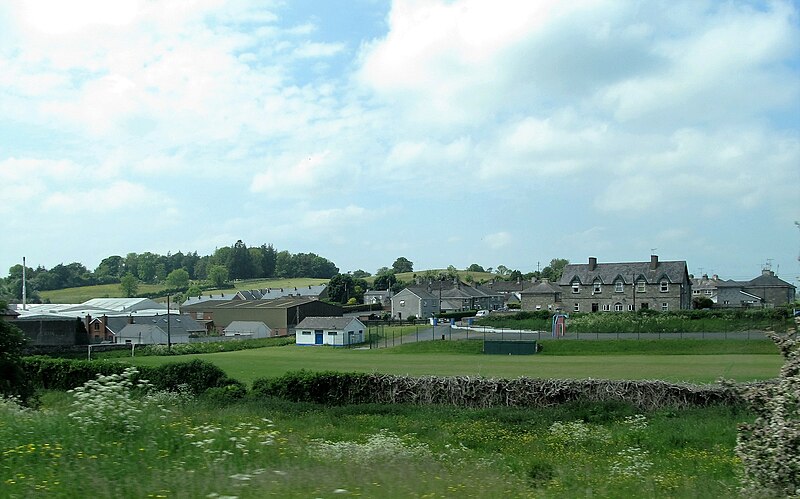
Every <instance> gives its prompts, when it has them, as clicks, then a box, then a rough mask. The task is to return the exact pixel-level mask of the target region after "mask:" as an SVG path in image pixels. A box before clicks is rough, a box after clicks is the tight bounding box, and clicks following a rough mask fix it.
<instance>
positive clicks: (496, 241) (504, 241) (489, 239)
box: [483, 231, 514, 250]
mask: <svg viewBox="0 0 800 499" xmlns="http://www.w3.org/2000/svg"><path fill="white" fill-rule="evenodd" d="M513 239H514V237H513V236H512V235H511V234H510V233H509V232H505V231H502V232H495V233H493V234H486V235H485V236H483V241H484V242H485V243H486V244H487V245H488V246H489V248H491V249H493V250H498V249H500V248H503V247H506V246H508V245H509V244H511V242H512V240H513Z"/></svg>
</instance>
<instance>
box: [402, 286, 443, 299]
mask: <svg viewBox="0 0 800 499" xmlns="http://www.w3.org/2000/svg"><path fill="white" fill-rule="evenodd" d="M403 291H408V292H410V293H413V294H415V295H417V296H418V297H420V298H422V299H425V300H436V299H437V298H438V297H437V296H435V295H433V294H432V293H431V292H430V291H428V290H427V289H425V288H423V287H422V286H408V287H406V288H403V289H402V290H401V291H400V293H402V292H403ZM400 293H397V294H396V295H394V296H398V295H399V294H400Z"/></svg>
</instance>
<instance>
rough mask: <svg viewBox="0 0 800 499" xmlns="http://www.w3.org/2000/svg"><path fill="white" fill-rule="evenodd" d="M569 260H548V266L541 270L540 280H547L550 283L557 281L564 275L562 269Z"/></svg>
mask: <svg viewBox="0 0 800 499" xmlns="http://www.w3.org/2000/svg"><path fill="white" fill-rule="evenodd" d="M568 263H569V260H567V259H565V258H553V259H552V260H550V265H548V266H547V267H545V268H543V269H542V278H544V279H549V280H550V281H553V282H555V281H558V280H559V279H561V275H562V274H563V273H564V267H566V266H567V264H568Z"/></svg>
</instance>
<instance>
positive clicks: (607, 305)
mask: <svg viewBox="0 0 800 499" xmlns="http://www.w3.org/2000/svg"><path fill="white" fill-rule="evenodd" d="M610 311H611V305H610V304H608V303H603V312H610Z"/></svg>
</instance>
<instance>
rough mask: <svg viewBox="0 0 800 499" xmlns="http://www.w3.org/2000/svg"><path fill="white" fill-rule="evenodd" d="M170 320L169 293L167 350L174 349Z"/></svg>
mask: <svg viewBox="0 0 800 499" xmlns="http://www.w3.org/2000/svg"><path fill="white" fill-rule="evenodd" d="M169 326H170V320H169V293H167V350H168V351H169V350H172V338H171V337H170V327H169Z"/></svg>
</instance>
